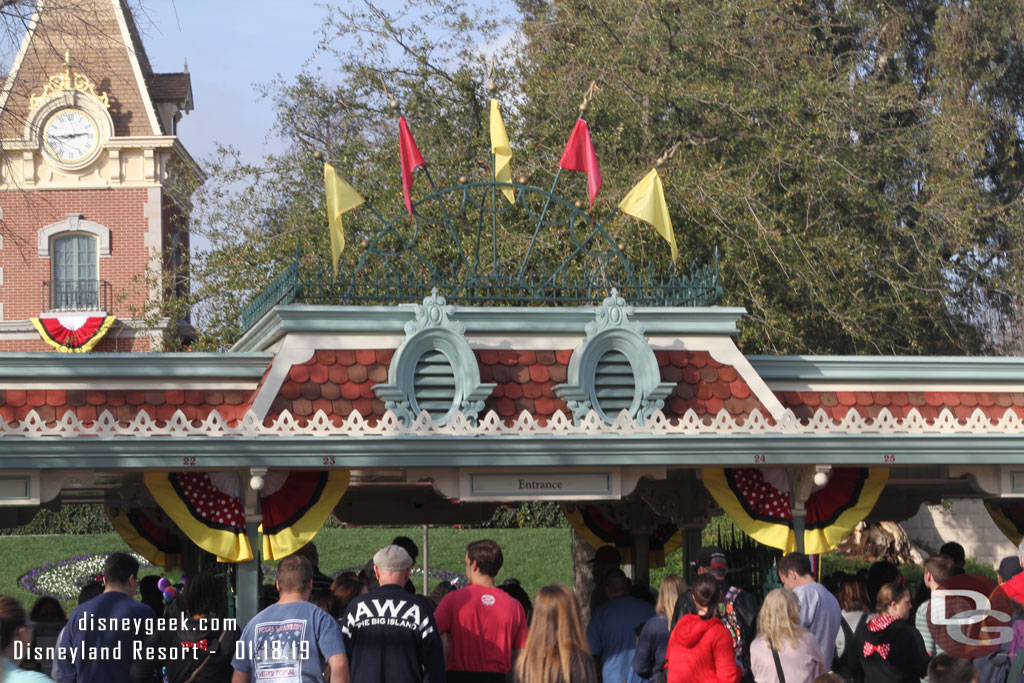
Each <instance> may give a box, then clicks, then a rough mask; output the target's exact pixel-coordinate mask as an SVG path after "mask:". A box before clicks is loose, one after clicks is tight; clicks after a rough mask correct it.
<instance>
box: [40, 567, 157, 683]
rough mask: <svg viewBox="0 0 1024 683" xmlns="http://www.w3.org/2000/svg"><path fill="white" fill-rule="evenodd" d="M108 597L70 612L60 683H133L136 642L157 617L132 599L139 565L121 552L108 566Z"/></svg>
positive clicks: (59, 658) (63, 636) (60, 644)
mask: <svg viewBox="0 0 1024 683" xmlns="http://www.w3.org/2000/svg"><path fill="white" fill-rule="evenodd" d="M103 583H104V586H105V588H104V590H103V593H102V594H100V595H98V596H96V597H95V598H93V599H92V600H90V601H89V602H86V603H84V604H82V605H79V606H78V607H77V608H75V611H74V612H72V613H71V618H69V619H68V623H67V626H66V627H65V628H64V631H63V632H62V634H61V636H60V640H59V641H58V643H57V648H58V649H57V652H56V653H55V656H54V659H56V660H57V662H58V663H57V668H58V670H59V671H60V680H61V683H76V682H77V683H94V682H102V683H130V682H131V663H132V659H133V658H134V656H135V653H134V650H135V648H136V643H138V644H139V645H141V644H142V642H143V641H144V640H145V638H146V635H147V634H148V631H149V630H151V629H152V628H153V620H154V618H155V617H156V616H157V615H156V614H154V613H153V610H152V608H150V607H149V606H147V605H143V604H142V603H141V602H136V601H135V600H133V599H132V596H134V595H135V594H136V593H137V592H138V590H139V563H138V561H137V560H136V559H135V558H134V557H132V556H131V555H129V554H128V553H123V552H117V553H114V554H112V555H111V556H110V557H108V558H107V561H106V562H105V563H104V564H103Z"/></svg>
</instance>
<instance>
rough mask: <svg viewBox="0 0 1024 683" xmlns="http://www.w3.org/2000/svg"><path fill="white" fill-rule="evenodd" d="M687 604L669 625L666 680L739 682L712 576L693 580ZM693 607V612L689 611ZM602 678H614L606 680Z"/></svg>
mask: <svg viewBox="0 0 1024 683" xmlns="http://www.w3.org/2000/svg"><path fill="white" fill-rule="evenodd" d="M690 596H691V600H690V605H691V607H690V608H688V610H687V612H685V613H684V614H682V615H680V618H679V621H677V622H676V624H675V626H674V627H673V628H672V634H671V635H670V636H669V639H668V646H667V647H666V649H665V662H666V671H667V672H668V676H667V679H668V683H739V681H740V680H741V679H742V677H743V672H742V671H741V670H740V667H739V666H737V664H736V655H735V652H734V651H733V646H732V638H731V636H730V635H729V632H728V631H727V630H726V628H725V626H724V625H723V622H722V620H721V619H720V618H719V616H718V602H719V600H720V599H721V591H720V589H719V586H718V582H717V581H715V577H714V576H711V575H709V574H701V575H700V576H698V577H697V578H696V579H695V580H694V582H693V589H692V590H691V591H690ZM690 610H692V611H690ZM604 680H605V681H607V682H609V683H611V681H616V683H617V681H618V680H619V679H617V678H616V679H608V678H605V679H604Z"/></svg>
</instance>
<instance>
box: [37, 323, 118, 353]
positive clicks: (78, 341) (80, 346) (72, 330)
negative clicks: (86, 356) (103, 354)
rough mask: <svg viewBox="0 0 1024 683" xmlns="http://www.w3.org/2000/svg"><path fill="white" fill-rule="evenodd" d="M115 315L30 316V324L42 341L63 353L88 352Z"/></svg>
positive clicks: (104, 332)
mask: <svg viewBox="0 0 1024 683" xmlns="http://www.w3.org/2000/svg"><path fill="white" fill-rule="evenodd" d="M115 320H117V318H116V317H115V316H112V315H108V316H106V317H104V316H101V315H96V316H84V315H82V316H67V317H64V316H62V317H58V318H32V325H33V326H34V327H35V328H36V331H37V332H39V336H40V337H42V338H43V341H44V342H46V343H47V344H49V345H50V346H52V347H53V348H55V349H57V350H58V351H63V352H65V353H88V352H89V351H92V349H93V347H95V346H96V344H98V343H99V342H100V340H101V339H103V335H105V334H106V333H107V330H109V329H110V327H111V325H113V324H114V321H115Z"/></svg>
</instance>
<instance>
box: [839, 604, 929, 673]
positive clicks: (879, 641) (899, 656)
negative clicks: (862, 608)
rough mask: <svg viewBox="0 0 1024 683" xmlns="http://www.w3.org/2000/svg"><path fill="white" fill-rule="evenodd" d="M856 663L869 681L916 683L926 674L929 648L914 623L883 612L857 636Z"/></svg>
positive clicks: (870, 620) (869, 622) (873, 618)
mask: <svg viewBox="0 0 1024 683" xmlns="http://www.w3.org/2000/svg"><path fill="white" fill-rule="evenodd" d="M855 647H856V651H857V653H859V654H860V657H859V658H857V659H858V660H859V661H858V662H857V663H858V664H860V666H861V667H863V671H864V676H863V680H865V681H871V683H918V681H920V680H921V679H922V678H924V677H925V676H926V675H927V674H928V651H927V650H925V649H924V640H923V639H922V638H921V634H920V633H919V632H918V630H917V629H916V628H914V625H913V624H912V623H910V622H909V621H907V620H906V619H896V618H894V617H891V616H889V615H886V614H881V615H879V616H876V617H872V618H871V619H869V620H868V625H867V628H865V629H861V630H860V631H858V633H857V635H856V644H855Z"/></svg>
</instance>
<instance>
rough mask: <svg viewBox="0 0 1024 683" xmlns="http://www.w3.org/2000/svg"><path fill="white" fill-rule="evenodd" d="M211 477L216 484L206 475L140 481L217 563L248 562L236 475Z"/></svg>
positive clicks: (159, 475) (161, 475)
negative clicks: (215, 479) (215, 478)
mask: <svg viewBox="0 0 1024 683" xmlns="http://www.w3.org/2000/svg"><path fill="white" fill-rule="evenodd" d="M214 475H215V476H216V477H217V479H218V482H217V483H214V481H213V480H212V479H211V477H210V474H209V473H207V472H146V474H145V475H144V481H145V482H146V488H147V489H149V492H150V493H151V494H153V498H155V499H156V502H157V503H159V505H160V507H161V508H163V511H164V512H165V513H166V514H167V516H168V517H170V518H171V519H172V520H174V523H175V524H177V525H178V528H179V529H181V531H182V533H184V534H185V535H186V536H188V537H189V538H190V539H191V540H192V542H193V543H195V544H196V545H197V546H199V547H200V548H202V549H203V550H205V551H206V552H208V553H213V554H214V555H216V556H217V559H218V560H220V561H221V562H246V561H248V560H251V559H252V558H253V554H252V547H250V545H249V538H248V537H247V536H246V533H245V512H244V511H243V510H242V503H241V500H240V499H239V497H238V494H239V485H238V475H237V474H236V473H234V472H216V473H214ZM232 479H233V480H234V482H233V484H234V485H233V486H231V480H232ZM225 482H227V483H226V484H225Z"/></svg>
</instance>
